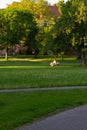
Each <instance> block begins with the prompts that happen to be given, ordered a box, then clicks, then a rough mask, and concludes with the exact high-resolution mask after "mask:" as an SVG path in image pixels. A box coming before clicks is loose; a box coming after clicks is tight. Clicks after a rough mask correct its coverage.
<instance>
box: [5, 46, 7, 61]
mask: <svg viewBox="0 0 87 130" xmlns="http://www.w3.org/2000/svg"><path fill="white" fill-rule="evenodd" d="M5 59H6V60H8V47H6V52H5Z"/></svg>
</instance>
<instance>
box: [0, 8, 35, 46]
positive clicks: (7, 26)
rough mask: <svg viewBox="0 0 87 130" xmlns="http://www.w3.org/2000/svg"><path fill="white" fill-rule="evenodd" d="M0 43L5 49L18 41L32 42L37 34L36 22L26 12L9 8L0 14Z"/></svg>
mask: <svg viewBox="0 0 87 130" xmlns="http://www.w3.org/2000/svg"><path fill="white" fill-rule="evenodd" d="M0 17H1V18H0V29H1V30H0V33H1V34H2V35H0V43H1V44H2V45H3V46H4V47H5V48H6V47H9V46H11V45H15V44H18V43H19V42H20V41H24V42H25V41H28V42H32V41H34V40H35V35H36V33H37V26H36V22H35V21H34V19H33V16H32V14H31V13H29V12H28V11H27V10H19V9H15V8H12V7H9V8H7V9H5V10H3V11H1V12H0Z"/></svg>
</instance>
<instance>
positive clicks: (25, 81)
mask: <svg viewBox="0 0 87 130" xmlns="http://www.w3.org/2000/svg"><path fill="white" fill-rule="evenodd" d="M16 59H17V58H16ZM16 59H15V60H11V59H9V60H8V61H0V75H1V77H0V88H1V89H2V88H30V87H33V88H35V87H60V86H86V85H87V67H81V66H80V61H79V60H76V59H75V60H60V61H59V60H57V61H59V62H60V64H59V65H58V66H55V67H51V66H50V65H49V64H50V62H51V60H45V58H43V59H32V60H25V59H22V60H16Z"/></svg>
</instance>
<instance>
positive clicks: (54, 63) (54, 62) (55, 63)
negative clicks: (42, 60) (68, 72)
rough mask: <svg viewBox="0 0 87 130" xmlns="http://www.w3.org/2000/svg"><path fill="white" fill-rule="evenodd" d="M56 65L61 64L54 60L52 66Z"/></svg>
mask: <svg viewBox="0 0 87 130" xmlns="http://www.w3.org/2000/svg"><path fill="white" fill-rule="evenodd" d="M55 65H59V62H56V60H54V61H53V62H51V63H50V66H52V67H53V66H55Z"/></svg>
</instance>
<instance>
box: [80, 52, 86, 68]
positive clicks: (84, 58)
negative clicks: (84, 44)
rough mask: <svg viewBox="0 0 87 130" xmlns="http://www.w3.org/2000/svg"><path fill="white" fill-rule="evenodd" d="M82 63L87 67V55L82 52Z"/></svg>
mask: <svg viewBox="0 0 87 130" xmlns="http://www.w3.org/2000/svg"><path fill="white" fill-rule="evenodd" d="M81 62H82V66H84V65H86V55H85V52H84V51H81Z"/></svg>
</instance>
